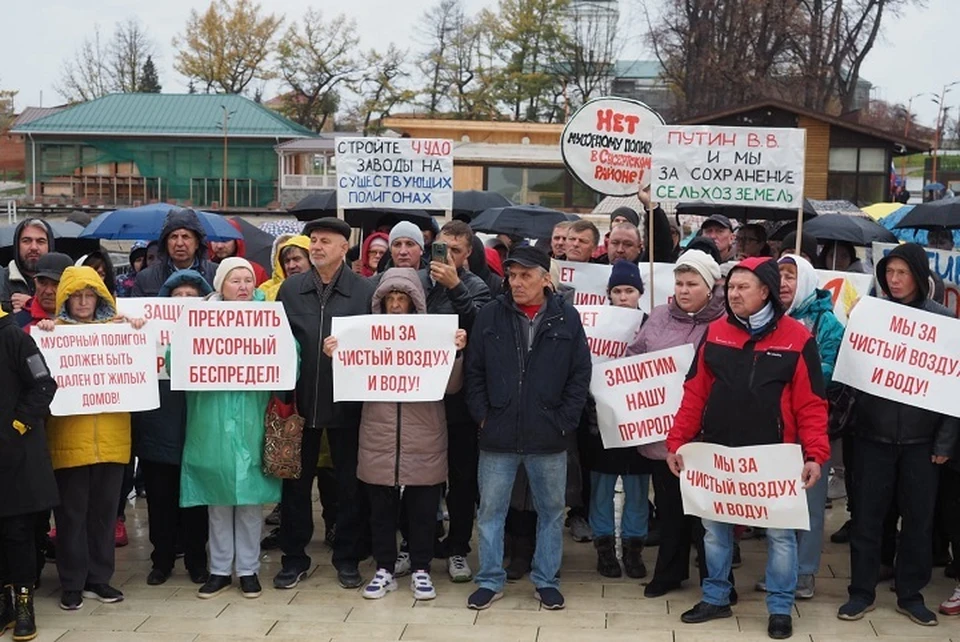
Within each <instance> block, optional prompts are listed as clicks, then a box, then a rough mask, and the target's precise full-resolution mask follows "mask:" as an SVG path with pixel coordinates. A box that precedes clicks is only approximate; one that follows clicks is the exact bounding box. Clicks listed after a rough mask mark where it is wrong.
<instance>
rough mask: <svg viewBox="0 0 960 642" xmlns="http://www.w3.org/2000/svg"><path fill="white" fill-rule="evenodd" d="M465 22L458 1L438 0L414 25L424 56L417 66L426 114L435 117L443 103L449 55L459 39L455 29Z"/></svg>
mask: <svg viewBox="0 0 960 642" xmlns="http://www.w3.org/2000/svg"><path fill="white" fill-rule="evenodd" d="M464 20H465V14H464V10H463V5H462V4H461V2H460V0H440V2H438V3H437V4H435V5H434V6H432V7H430V8H429V9H427V10H426V11H425V12H424V14H423V16H422V17H421V18H420V23H419V24H418V25H417V37H418V39H419V40H420V41H421V43H422V44H424V45H425V46H426V55H425V56H424V58H423V59H422V60H421V61H420V63H419V64H418V67H419V69H420V73H421V74H423V76H424V78H425V79H426V81H427V84H426V86H425V87H424V88H423V90H422V94H423V96H424V107H425V108H426V110H427V114H429V115H431V116H432V115H435V114H436V113H437V112H438V111H440V107H441V105H442V104H443V103H444V102H445V101H446V98H447V90H448V89H449V83H448V80H449V74H448V73H447V70H448V68H449V66H450V63H451V61H450V55H451V53H452V51H453V49H454V47H455V44H454V42H455V40H457V38H458V37H461V34H459V33H458V32H457V28H458V27H459V26H462V25H463V23H464Z"/></svg>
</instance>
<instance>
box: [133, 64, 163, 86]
mask: <svg viewBox="0 0 960 642" xmlns="http://www.w3.org/2000/svg"><path fill="white" fill-rule="evenodd" d="M160 89H161V87H160V80H159V79H158V78H157V67H156V65H154V64H153V56H147V61H146V62H144V63H143V71H141V72H140V85H139V86H138V87H137V91H139V92H140V93H141V94H159V93H160Z"/></svg>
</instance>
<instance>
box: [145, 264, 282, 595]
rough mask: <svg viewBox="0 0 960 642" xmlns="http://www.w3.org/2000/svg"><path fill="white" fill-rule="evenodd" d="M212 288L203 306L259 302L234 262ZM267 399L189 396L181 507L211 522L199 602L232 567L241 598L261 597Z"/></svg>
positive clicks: (271, 487) (247, 271) (244, 269)
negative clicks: (201, 511) (197, 510)
mask: <svg viewBox="0 0 960 642" xmlns="http://www.w3.org/2000/svg"><path fill="white" fill-rule="evenodd" d="M213 287H214V292H213V293H212V294H210V295H208V296H207V297H206V299H207V300H208V301H227V302H232V301H263V300H264V297H263V293H262V292H260V290H257V289H256V277H255V276H254V270H253V266H252V265H251V264H250V262H249V261H247V260H246V259H242V258H239V257H228V258H226V259H224V260H223V261H221V262H220V265H219V267H218V268H217V274H216V276H215V277H214V280H213ZM167 371H168V372H169V371H170V348H169V347H168V348H167ZM270 394H271V392H270V390H266V389H257V390H250V389H248V390H240V391H233V390H231V391H203V392H189V391H188V392H187V393H186V401H187V420H186V435H185V440H184V444H183V459H182V464H181V468H180V506H181V507H183V508H191V507H200V506H206V507H207V512H208V515H209V519H208V524H209V539H210V576H209V578H208V579H207V581H206V583H205V584H204V585H203V586H201V587H200V590H199V591H198V592H197V597H199V598H201V599H209V598H212V597H214V596H216V595H219V594H220V593H222V592H224V591H225V590H227V589H229V588H230V586H231V584H232V583H233V570H234V568H236V572H237V577H238V578H239V580H240V592H241V594H242V595H243V596H244V597H246V598H256V597H259V596H260V593H261V587H260V580H259V577H258V573H259V571H260V524H261V521H262V520H263V514H262V513H263V504H267V503H276V502H278V501H280V480H279V479H276V478H274V477H268V476H267V475H266V474H264V472H263V440H264V430H265V429H264V419H263V418H264V415H265V414H266V411H267V402H268V401H270ZM148 496H149V491H148Z"/></svg>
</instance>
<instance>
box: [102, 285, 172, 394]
mask: <svg viewBox="0 0 960 642" xmlns="http://www.w3.org/2000/svg"><path fill="white" fill-rule="evenodd" d="M186 301H187V299H185V298H184V297H169V298H166V297H147V298H142V299H139V298H138V299H130V298H126V297H124V298H119V299H117V314H120V315H122V316H125V317H127V318H129V319H147V321H149V324H148V325H149V327H150V332H151V334H152V335H153V336H154V337H156V344H157V378H158V379H162V380H168V379H170V375H169V374H167V346H168V345H170V338H171V337H172V336H173V331H174V328H176V326H177V319H179V318H180V311H181V310H182V309H183V306H184V304H185V303H186Z"/></svg>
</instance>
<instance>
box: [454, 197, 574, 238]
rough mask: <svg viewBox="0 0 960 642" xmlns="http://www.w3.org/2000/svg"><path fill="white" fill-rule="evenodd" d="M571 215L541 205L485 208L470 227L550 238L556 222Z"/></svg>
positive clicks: (490, 232) (524, 236)
mask: <svg viewBox="0 0 960 642" xmlns="http://www.w3.org/2000/svg"><path fill="white" fill-rule="evenodd" d="M570 216H571V215H568V214H565V213H563V212H560V211H557V210H552V209H549V208H547V207H540V206H539V205H510V206H508V207H493V208H491V209H488V210H484V211H483V212H481V213H480V214H479V215H478V216H477V218H475V219H473V222H472V223H470V227H472V228H473V230H474V231H475V232H486V233H487V234H510V235H512V236H522V237H523V238H530V239H548V238H550V236H551V235H552V234H553V228H554V227H555V226H556V224H557V223H562V222H564V221H569V220H571V219H570ZM573 216H574V217H575V218H579V217H577V216H575V215H573Z"/></svg>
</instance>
